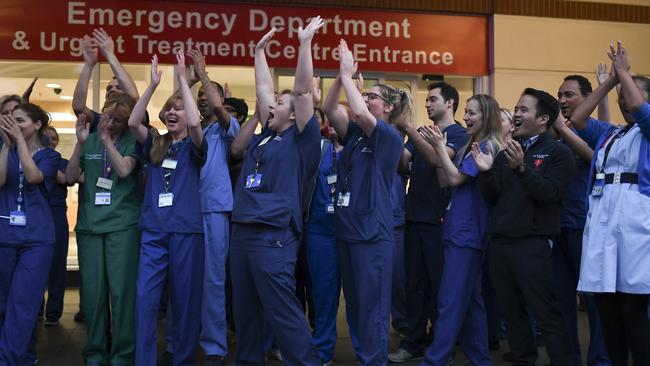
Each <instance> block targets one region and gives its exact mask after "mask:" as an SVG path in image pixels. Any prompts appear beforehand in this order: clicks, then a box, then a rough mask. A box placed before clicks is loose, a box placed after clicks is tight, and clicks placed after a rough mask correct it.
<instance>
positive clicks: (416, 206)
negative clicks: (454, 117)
mask: <svg viewBox="0 0 650 366" xmlns="http://www.w3.org/2000/svg"><path fill="white" fill-rule="evenodd" d="M443 132H446V133H447V146H448V147H449V148H451V149H453V150H454V151H456V154H458V152H459V151H460V150H461V149H462V148H463V146H465V144H466V143H467V139H468V137H467V131H466V130H465V128H463V126H461V125H459V124H457V123H454V124H453V125H450V126H448V127H447V128H445V129H444V131H443ZM406 149H407V150H409V151H410V152H411V154H412V155H413V160H412V161H413V163H412V164H411V177H410V182H409V190H408V195H407V196H406V221H410V222H421V223H428V224H435V225H440V224H441V223H442V218H443V217H444V215H445V208H446V207H447V204H448V203H449V198H450V197H451V191H450V190H449V189H447V188H440V185H439V184H438V176H437V175H436V169H435V168H433V167H432V166H431V164H429V163H428V162H427V161H426V159H425V158H424V157H422V156H421V155H420V154H419V153H418V152H417V151H416V150H415V147H414V146H413V143H412V142H410V141H409V142H407V143H406Z"/></svg>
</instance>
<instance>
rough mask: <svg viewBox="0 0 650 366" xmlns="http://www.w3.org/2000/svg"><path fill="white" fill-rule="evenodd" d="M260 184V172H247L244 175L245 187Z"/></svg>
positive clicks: (249, 187)
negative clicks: (247, 173)
mask: <svg viewBox="0 0 650 366" xmlns="http://www.w3.org/2000/svg"><path fill="white" fill-rule="evenodd" d="M260 184H262V174H260V173H256V174H249V175H248V176H247V177H246V185H245V187H246V189H252V188H257V187H259V186H260Z"/></svg>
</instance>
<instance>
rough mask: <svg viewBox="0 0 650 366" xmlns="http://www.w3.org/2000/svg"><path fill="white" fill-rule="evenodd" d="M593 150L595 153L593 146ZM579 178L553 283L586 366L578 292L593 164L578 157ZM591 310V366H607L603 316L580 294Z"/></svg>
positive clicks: (556, 252) (567, 198) (558, 243)
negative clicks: (582, 347)
mask: <svg viewBox="0 0 650 366" xmlns="http://www.w3.org/2000/svg"><path fill="white" fill-rule="evenodd" d="M588 124H600V125H601V126H602V127H604V128H609V125H608V124H607V123H605V122H601V121H598V120H596V119H594V118H590V119H589V121H588ZM591 145H592V146H590V147H591V148H592V149H595V148H596V146H595V145H594V144H593V143H592V144H591ZM575 159H576V174H575V176H574V178H573V181H572V182H571V185H570V186H569V189H568V190H567V193H566V194H565V195H564V198H563V200H562V218H561V223H560V228H561V233H560V236H559V237H558V238H556V239H555V241H554V245H553V281H554V288H555V295H556V297H557V301H558V305H559V307H560V311H561V312H562V317H563V318H564V323H565V324H566V327H567V333H568V335H569V339H570V341H571V344H572V346H573V352H574V354H575V359H574V362H575V366H579V365H582V364H583V363H582V357H581V352H580V342H579V339H578V314H577V306H576V288H577V287H578V278H579V277H580V257H581V255H582V236H583V232H584V227H585V221H586V217H587V196H588V194H587V186H588V185H589V184H588V180H589V168H590V163H588V162H585V161H584V160H583V159H582V158H581V157H579V156H577V155H576V156H575ZM580 297H581V299H582V301H583V303H584V304H585V305H586V307H587V313H588V319H589V348H588V351H587V365H600V366H606V365H609V364H610V360H609V355H608V354H607V347H606V346H605V341H604V339H603V334H602V330H601V325H600V316H599V315H598V309H597V308H596V301H595V298H594V296H593V294H590V293H584V294H580Z"/></svg>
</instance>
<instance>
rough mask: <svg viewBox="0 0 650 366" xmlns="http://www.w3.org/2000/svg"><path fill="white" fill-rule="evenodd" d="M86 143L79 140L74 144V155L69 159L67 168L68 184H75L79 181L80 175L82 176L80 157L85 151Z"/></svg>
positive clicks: (66, 177)
mask: <svg viewBox="0 0 650 366" xmlns="http://www.w3.org/2000/svg"><path fill="white" fill-rule="evenodd" d="M83 150H84V144H83V143H81V142H77V143H76V144H75V145H74V150H73V151H72V156H70V160H69V161H68V167H67V168H66V169H65V181H66V183H67V184H70V185H72V184H75V183H77V181H79V176H81V167H80V166H79V157H80V156H81V154H82V153H83Z"/></svg>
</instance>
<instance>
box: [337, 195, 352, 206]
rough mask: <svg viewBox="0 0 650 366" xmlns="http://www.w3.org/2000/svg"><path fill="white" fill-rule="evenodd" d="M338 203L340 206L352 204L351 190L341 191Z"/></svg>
mask: <svg viewBox="0 0 650 366" xmlns="http://www.w3.org/2000/svg"><path fill="white" fill-rule="evenodd" d="M336 205H337V206H339V207H348V206H350V192H345V193H343V192H340V193H339V199H338V201H336Z"/></svg>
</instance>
